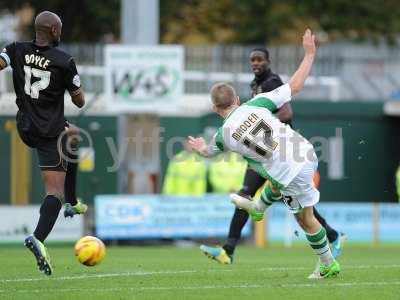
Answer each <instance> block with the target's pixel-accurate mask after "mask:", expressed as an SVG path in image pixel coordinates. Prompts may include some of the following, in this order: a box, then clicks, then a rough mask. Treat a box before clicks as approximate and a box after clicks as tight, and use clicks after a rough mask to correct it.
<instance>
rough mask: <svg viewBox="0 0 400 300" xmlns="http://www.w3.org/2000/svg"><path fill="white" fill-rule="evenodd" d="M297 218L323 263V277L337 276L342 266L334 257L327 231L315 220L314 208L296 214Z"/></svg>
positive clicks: (306, 208)
mask: <svg viewBox="0 0 400 300" xmlns="http://www.w3.org/2000/svg"><path fill="white" fill-rule="evenodd" d="M295 217H296V220H297V222H298V224H299V225H300V227H301V228H302V229H303V230H304V232H305V234H306V237H307V240H308V243H309V244H310V246H311V248H312V249H313V250H314V253H315V254H316V255H317V256H318V258H319V260H320V262H321V264H320V275H321V277H334V276H337V274H338V273H339V272H340V266H339V264H338V262H337V261H336V260H335V259H334V257H333V256H332V253H331V249H330V247H329V242H328V238H327V235H326V230H325V229H324V227H322V226H321V224H320V223H319V222H318V220H317V219H316V218H315V216H314V213H313V207H312V206H311V207H305V208H303V209H302V210H301V211H300V212H299V213H297V214H295Z"/></svg>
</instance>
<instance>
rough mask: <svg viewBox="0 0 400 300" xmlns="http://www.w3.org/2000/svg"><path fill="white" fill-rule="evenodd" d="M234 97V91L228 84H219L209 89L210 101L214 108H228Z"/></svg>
mask: <svg viewBox="0 0 400 300" xmlns="http://www.w3.org/2000/svg"><path fill="white" fill-rule="evenodd" d="M235 97H236V91H235V89H234V88H233V87H232V86H231V85H230V84H228V83H225V82H219V83H216V84H214V85H213V86H212V88H211V100H212V103H213V104H214V105H215V107H217V108H219V109H226V108H228V107H230V106H231V105H232V104H233V102H234V100H235Z"/></svg>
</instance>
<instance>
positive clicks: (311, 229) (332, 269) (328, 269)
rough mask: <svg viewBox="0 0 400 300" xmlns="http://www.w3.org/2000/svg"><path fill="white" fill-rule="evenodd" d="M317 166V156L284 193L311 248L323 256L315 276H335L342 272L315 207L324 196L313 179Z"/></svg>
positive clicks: (305, 166) (285, 201) (285, 200)
mask: <svg viewBox="0 0 400 300" xmlns="http://www.w3.org/2000/svg"><path fill="white" fill-rule="evenodd" d="M317 165H318V163H317V161H316V156H315V160H313V161H310V162H307V163H306V164H305V165H304V167H303V168H302V170H301V171H300V172H299V174H298V175H297V176H296V177H295V178H294V179H293V180H292V182H290V183H289V185H288V186H286V187H285V188H284V189H283V190H282V193H283V194H284V203H285V205H286V206H287V207H288V209H289V211H291V212H292V213H293V214H295V217H296V220H297V222H298V224H299V225H300V227H301V228H302V229H303V230H304V233H305V234H306V237H307V240H308V242H309V244H310V246H311V248H312V249H313V250H314V252H315V254H316V255H317V256H318V258H319V262H320V263H319V264H320V266H319V274H318V275H319V276H318V277H313V278H321V277H333V276H336V275H337V274H338V273H339V272H340V266H339V264H338V263H337V261H336V260H335V259H334V257H333V256H332V253H331V250H330V247H329V242H328V239H327V236H326V230H325V229H324V228H323V227H322V226H321V224H320V223H319V222H318V220H317V219H316V218H315V216H314V209H313V207H314V206H315V205H316V204H317V203H318V202H319V199H320V193H319V191H318V190H317V189H316V188H315V187H314V184H313V181H312V177H313V174H314V172H315V170H316V169H317ZM309 278H310V277H309Z"/></svg>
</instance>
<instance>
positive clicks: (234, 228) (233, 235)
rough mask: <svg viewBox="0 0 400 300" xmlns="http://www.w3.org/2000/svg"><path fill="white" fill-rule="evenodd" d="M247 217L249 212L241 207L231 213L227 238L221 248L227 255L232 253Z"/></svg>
mask: <svg viewBox="0 0 400 300" xmlns="http://www.w3.org/2000/svg"><path fill="white" fill-rule="evenodd" d="M248 219H249V214H248V213H247V212H246V211H245V210H242V209H239V208H236V209H235V213H234V215H233V218H232V221H231V225H230V227H229V234H228V239H227V240H226V243H225V245H224V246H223V248H224V249H225V251H226V253H227V254H228V255H233V252H234V251H235V248H236V244H237V243H238V242H239V240H240V235H241V232H242V229H243V227H244V225H246V222H247V220H248Z"/></svg>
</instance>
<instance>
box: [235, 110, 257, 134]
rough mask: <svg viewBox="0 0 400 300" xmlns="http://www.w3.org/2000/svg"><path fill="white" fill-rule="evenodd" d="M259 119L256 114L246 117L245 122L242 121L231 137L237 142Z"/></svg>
mask: <svg viewBox="0 0 400 300" xmlns="http://www.w3.org/2000/svg"><path fill="white" fill-rule="evenodd" d="M258 119H260V118H259V116H257V114H255V113H252V114H251V115H249V116H248V117H247V120H246V121H244V122H243V123H242V124H240V126H239V127H238V128H237V129H236V130H235V132H234V133H233V134H232V137H233V138H234V139H235V140H236V141H239V140H240V138H241V137H242V135H243V134H244V133H245V132H246V131H247V130H248V129H249V128H250V127H251V125H253V124H254V123H255V122H256V121H257V120H258Z"/></svg>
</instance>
